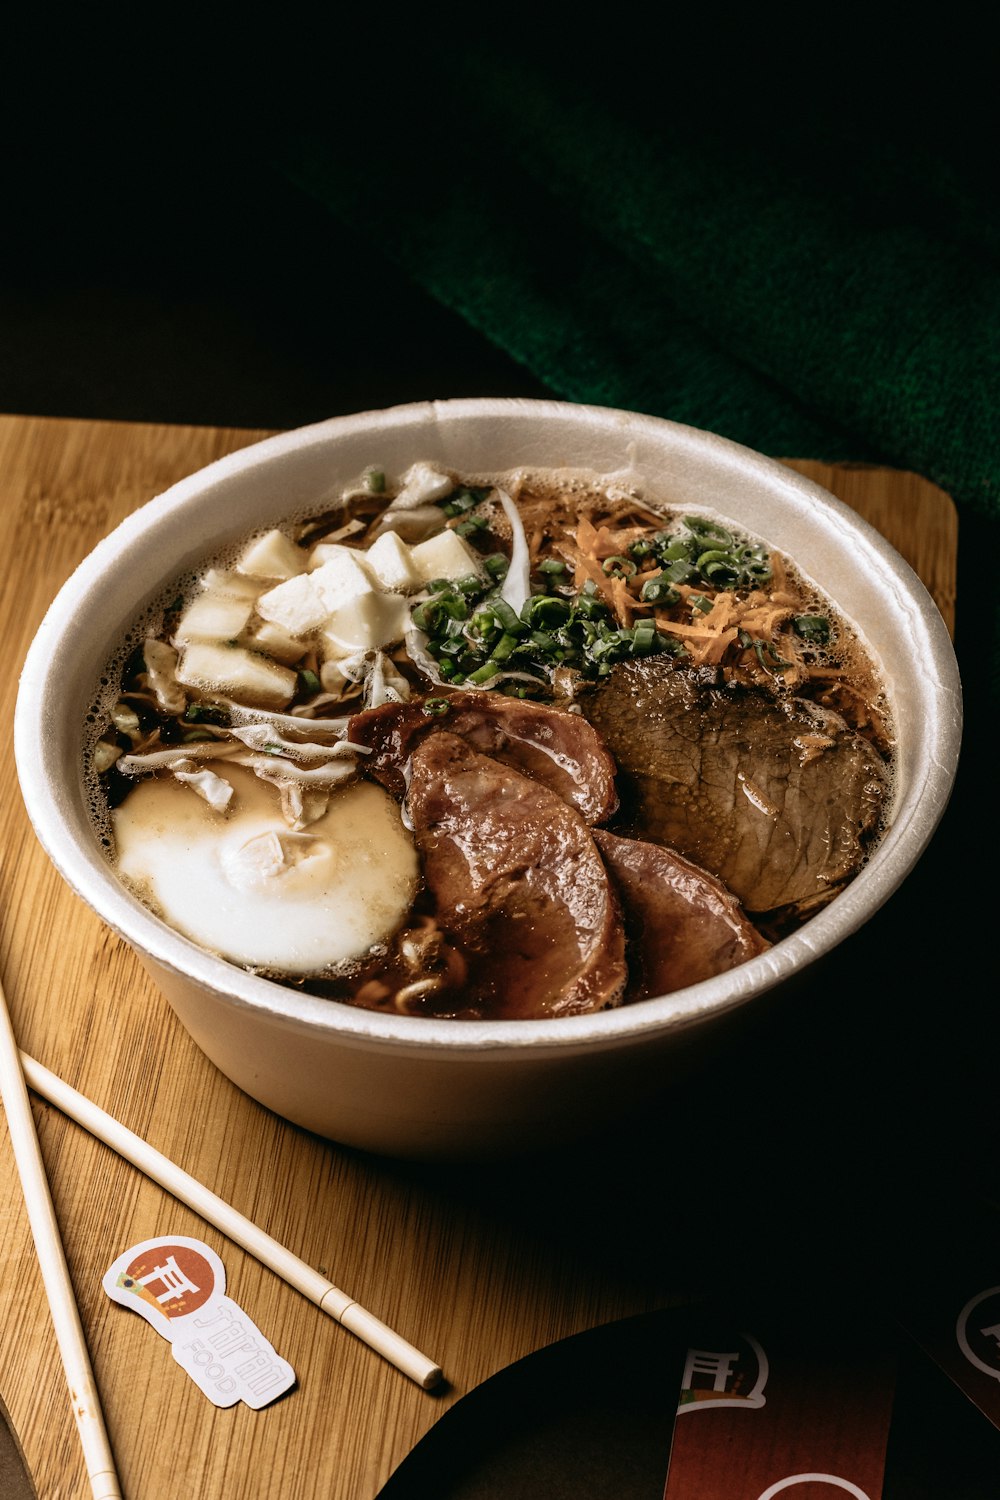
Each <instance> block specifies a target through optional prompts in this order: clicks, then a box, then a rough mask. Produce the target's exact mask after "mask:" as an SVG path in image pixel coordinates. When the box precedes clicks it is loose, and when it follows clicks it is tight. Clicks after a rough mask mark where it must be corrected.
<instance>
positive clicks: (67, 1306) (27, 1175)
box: [0, 984, 121, 1500]
mask: <svg viewBox="0 0 1000 1500" xmlns="http://www.w3.org/2000/svg"><path fill="white" fill-rule="evenodd" d="M0 1095H2V1097H3V1106H4V1110H5V1112H6V1115H7V1127H8V1129H9V1131H10V1139H11V1145H12V1146H13V1148H14V1160H15V1162H16V1164H17V1170H18V1175H19V1176H20V1179H21V1187H22V1189H23V1191H24V1202H25V1207H26V1208H27V1211H28V1223H29V1224H30V1226H31V1233H32V1237H33V1238H34V1241H35V1252H36V1254H37V1256H38V1264H39V1267H40V1269H41V1273H42V1282H43V1284H44V1286H45V1292H46V1296H47V1297H48V1300H49V1309H50V1311H51V1313H52V1323H53V1326H54V1328H55V1334H56V1343H57V1344H58V1346H59V1354H60V1356H61V1358H62V1364H63V1371H64V1373H65V1375H66V1383H67V1385H68V1386H69V1393H70V1399H71V1401H72V1406H73V1415H74V1417H75V1418H76V1425H77V1431H78V1432H79V1435H80V1444H81V1447H82V1448H83V1458H84V1463H85V1465H86V1469H87V1478H88V1479H89V1481H90V1488H91V1492H92V1494H93V1496H94V1500H121V1487H120V1485H119V1482H118V1471H117V1468H116V1467H115V1459H114V1454H113V1453H112V1451H111V1444H110V1441H109V1439H108V1434H107V1429H106V1428H105V1425H104V1415H103V1412H102V1410H101V1399H100V1395H99V1393H98V1389H97V1382H96V1381H95V1379H94V1372H93V1368H92V1366H91V1363H90V1355H89V1353H88V1352H87V1342H86V1339H85V1337H84V1333H83V1325H82V1323H81V1322H80V1310H79V1308H78V1307H77V1304H76V1298H75V1296H74V1293H73V1283H72V1281H71V1280H70V1275H69V1267H68V1266H67V1264H66V1253H65V1251H64V1249H63V1244H62V1239H61V1238H60V1234H59V1224H58V1222H57V1220H56V1215H55V1209H54V1207H53V1204H52V1195H51V1193H50V1192H49V1184H48V1179H47V1178H46V1176H45V1163H44V1162H43V1161H42V1153H41V1148H40V1146H39V1144H38V1136H37V1134H36V1132H35V1121H34V1117H33V1116H32V1113H31V1104H30V1103H29V1101H28V1090H27V1088H26V1087H25V1082H24V1074H23V1073H22V1070H21V1063H20V1056H19V1053H18V1046H17V1040H16V1038H15V1036H14V1028H13V1026H12V1024H11V1019H10V1012H9V1011H8V1009H7V997H6V995H5V994H4V991H3V985H2V984H0Z"/></svg>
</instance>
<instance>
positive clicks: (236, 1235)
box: [19, 1052, 443, 1390]
mask: <svg viewBox="0 0 1000 1500" xmlns="http://www.w3.org/2000/svg"><path fill="white" fill-rule="evenodd" d="M20 1063H21V1069H23V1073H24V1077H25V1078H26V1079H27V1081H28V1083H29V1085H30V1086H31V1088H33V1089H34V1091H35V1093H36V1094H41V1095H42V1097H43V1098H44V1099H47V1100H48V1101H49V1103H50V1104H54V1105H55V1106H56V1108H57V1109H60V1110H62V1112H63V1114H65V1115H68V1116H69V1117H70V1119H72V1120H75V1121H76V1122H77V1124H78V1125H82V1126H83V1128H84V1129H85V1130H87V1131H89V1132H90V1134H91V1135H93V1136H96V1137H97V1139H98V1140H101V1141H103V1142H104V1143H105V1145H107V1146H110V1147H111V1149H112V1150H113V1151H117V1152H118V1155H119V1156H122V1157H124V1158H125V1160H126V1161H130V1162H131V1163H132V1165H133V1166H136V1167H138V1168H139V1170H140V1171H141V1172H145V1174H146V1176H147V1177H150V1178H152V1180H153V1181H154V1182H157V1183H159V1184H160V1186H161V1187H163V1188H166V1190H167V1192H169V1193H172V1194H173V1196H174V1197H175V1198H178V1199H179V1200H180V1201H181V1203H186V1204H187V1206H188V1207H189V1208H193V1209H194V1211H195V1213H197V1214H200V1215H201V1217H202V1218H203V1219H207V1220H208V1222H209V1223H210V1224H214V1225H215V1227H216V1228H217V1229H221V1230H222V1232H223V1234H226V1235H228V1236H229V1238H230V1239H231V1240H233V1241H235V1243H236V1244H237V1245H240V1246H241V1247H242V1248H243V1249H244V1250H246V1251H248V1253H249V1254H250V1255H253V1256H255V1257H256V1259H257V1260H259V1261H261V1263H262V1264H263V1265H265V1266H267V1267H268V1268H269V1269H270V1270H272V1271H274V1272H275V1273H276V1274H277V1275H278V1276H281V1277H282V1278H283V1279H284V1280H285V1281H287V1282H288V1284H289V1285H290V1286H293V1287H294V1288H295V1289H296V1291H299V1292H301V1293H302V1294H303V1296H305V1297H308V1298H309V1300H310V1302H315V1304H316V1306H317V1307H318V1308H320V1309H321V1311H322V1312H325V1313H328V1314H329V1315H330V1317H331V1318H335V1319H336V1321H337V1322H338V1323H340V1324H342V1325H343V1327H344V1328H346V1329H348V1330H349V1331H350V1332H351V1333H353V1334H355V1335H356V1336H357V1337H358V1338H359V1339H361V1340H362V1341H363V1342H364V1343H366V1344H368V1345H369V1347H370V1348H372V1349H374V1350H375V1351H376V1352H377V1353H378V1354H381V1355H382V1356H383V1358H384V1359H387V1360H389V1361H390V1363H391V1364H394V1365H395V1366H396V1368H397V1369H398V1370H401V1371H402V1372H403V1374H404V1375H408V1376H409V1378H410V1379H411V1380H415V1381H416V1383H417V1385H419V1386H422V1387H423V1389H424V1390H430V1389H431V1388H432V1387H433V1386H436V1385H438V1384H439V1383H440V1382H441V1380H442V1379H443V1375H442V1371H441V1367H440V1365H437V1364H435V1363H434V1361H433V1360H431V1359H428V1357H427V1355H426V1354H421V1352H420V1350H419V1349H415V1348H414V1347H413V1345H412V1344H408V1343H407V1342H406V1340H405V1339H404V1338H402V1337H401V1336H400V1335H399V1334H398V1333H396V1332H395V1331H394V1330H393V1329H392V1328H389V1327H388V1326H387V1325H386V1324H385V1323H383V1322H381V1321H380V1320H379V1319H378V1318H376V1317H375V1315H374V1314H373V1313H370V1312H368V1310H367V1308H364V1307H362V1306H361V1304H360V1303H359V1302H355V1300H354V1298H353V1297H349V1296H348V1295H347V1293H346V1292H342V1291H341V1290H340V1288H339V1287H336V1286H334V1285H333V1283H332V1282H331V1281H327V1280H326V1278H325V1277H323V1276H321V1275H320V1274H319V1272H318V1271H314V1270H313V1268H312V1266H309V1265H307V1264H306V1263H305V1261H303V1260H299V1258H298V1256H297V1255H293V1254H292V1252H291V1251H290V1250H287V1249H286V1248H285V1247H284V1245H281V1244H279V1242H278V1241H277V1240H275V1239H272V1238H271V1236H270V1235H269V1234H265V1233H264V1231H263V1230H262V1229H261V1228H259V1227H258V1225H256V1224H255V1223H254V1222H253V1221H252V1220H251V1219H248V1218H246V1217H245V1216H244V1215H243V1214H241V1213H240V1212H239V1211H238V1210H237V1209H235V1208H233V1206H232V1205H231V1204H229V1203H227V1202H226V1201H225V1199H223V1198H220V1197H219V1196H218V1195H217V1194H216V1193H213V1192H212V1191H211V1189H210V1188H207V1187H205V1186H204V1184H203V1183H200V1182H199V1181H198V1180H197V1178H195V1177H192V1176H191V1175H190V1174H189V1173H187V1172H185V1171H184V1170H183V1169H182V1168H181V1167H179V1166H177V1165H176V1163H175V1162H172V1161H171V1160H170V1158H169V1157H167V1156H164V1155H163V1154H162V1153H161V1152H159V1151H157V1150H156V1149H155V1147H153V1146H150V1145H149V1143H148V1142H147V1141H144V1140H143V1139H142V1137H141V1136H138V1135H135V1134H134V1132H133V1131H131V1130H129V1129H128V1128H127V1127H126V1126H124V1125H122V1124H121V1122H120V1121H118V1120H116V1119H115V1118H114V1116H113V1115H109V1114H107V1113H106V1112H105V1111H104V1110H103V1109H100V1108H99V1107H98V1106H97V1105H96V1104H94V1103H92V1101H91V1100H90V1099H88V1098H86V1096H85V1095H83V1094H80V1093H78V1092H77V1090H76V1089H74V1088H71V1087H70V1085H69V1084H68V1083H64V1082H63V1080H62V1079H61V1078H59V1077H57V1075H56V1074H55V1073H51V1072H49V1070H48V1068H44V1067H43V1066H42V1064H41V1063H39V1062H36V1061H35V1059H34V1058H33V1057H29V1056H28V1054H27V1053H26V1052H22V1053H21V1054H20ZM19 1071H20V1070H19ZM22 1086H23V1085H22ZM29 1117H30V1115H29Z"/></svg>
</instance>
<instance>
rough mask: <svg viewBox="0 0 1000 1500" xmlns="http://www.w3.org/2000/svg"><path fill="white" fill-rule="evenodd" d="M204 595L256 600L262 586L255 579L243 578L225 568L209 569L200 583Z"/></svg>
mask: <svg viewBox="0 0 1000 1500" xmlns="http://www.w3.org/2000/svg"><path fill="white" fill-rule="evenodd" d="M202 583H203V592H204V593H206V594H228V595H229V596H230V598H233V599H256V598H257V596H258V595H259V594H261V593H262V592H263V589H264V585H263V583H262V582H261V581H260V580H259V579H257V578H244V577H243V576H242V574H240V573H231V572H229V571H227V570H226V569H225V568H209V570H208V572H207V573H206V574H205V577H204V579H203V581H202Z"/></svg>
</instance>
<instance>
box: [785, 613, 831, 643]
mask: <svg viewBox="0 0 1000 1500" xmlns="http://www.w3.org/2000/svg"><path fill="white" fill-rule="evenodd" d="M792 629H793V630H794V631H795V634H796V635H799V636H801V637H802V639H803V640H804V641H814V642H815V643H816V645H817V646H825V645H826V644H827V643H828V642H829V639H830V621H829V620H828V619H827V618H826V616H825V615H796V616H795V618H794V619H793V621H792Z"/></svg>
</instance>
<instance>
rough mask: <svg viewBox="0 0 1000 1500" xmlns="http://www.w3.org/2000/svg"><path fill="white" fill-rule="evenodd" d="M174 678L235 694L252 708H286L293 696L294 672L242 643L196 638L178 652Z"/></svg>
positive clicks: (209, 690)
mask: <svg viewBox="0 0 1000 1500" xmlns="http://www.w3.org/2000/svg"><path fill="white" fill-rule="evenodd" d="M177 680H178V682H180V683H183V685H184V686H185V687H190V688H197V689H198V690H199V691H201V692H206V693H218V694H219V695H220V696H221V697H224V698H236V699H237V700H238V701H239V702H240V703H249V704H251V705H252V706H253V707H255V708H285V707H287V705H288V704H289V703H290V702H291V700H292V698H293V697H294V696H295V689H296V687H297V686H298V678H297V676H296V674H295V673H294V672H292V671H290V670H289V669H288V668H287V667H279V666H277V665H276V664H275V663H274V662H270V661H266V660H265V659H264V657H262V656H256V655H255V654H254V653H253V652H252V651H247V650H245V649H244V648H243V647H242V646H217V645H210V644H208V643H207V642H195V643H193V644H192V645H190V646H186V647H185V648H184V650H183V651H182V652H181V657H180V661H179V662H178V664H177Z"/></svg>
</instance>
